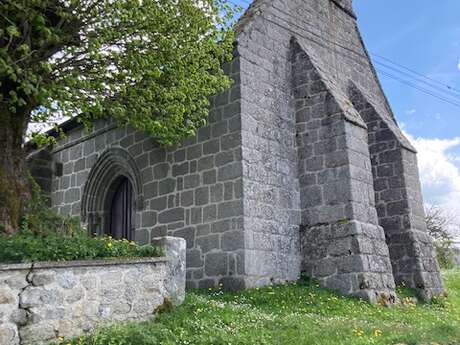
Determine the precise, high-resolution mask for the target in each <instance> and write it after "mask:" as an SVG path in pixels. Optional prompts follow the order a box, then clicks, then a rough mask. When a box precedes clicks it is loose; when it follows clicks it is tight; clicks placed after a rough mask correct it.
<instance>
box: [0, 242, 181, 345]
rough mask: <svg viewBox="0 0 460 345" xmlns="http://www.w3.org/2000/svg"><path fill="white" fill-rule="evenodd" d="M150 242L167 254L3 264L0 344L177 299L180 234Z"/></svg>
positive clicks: (80, 327) (64, 332)
mask: <svg viewBox="0 0 460 345" xmlns="http://www.w3.org/2000/svg"><path fill="white" fill-rule="evenodd" d="M153 242H155V244H157V245H159V246H162V247H163V248H164V251H165V254H166V257H163V258H138V259H120V260H101V261H81V262H64V263H35V264H33V266H31V265H2V266H1V267H0V281H1V282H6V281H8V282H10V283H9V284H8V285H7V284H5V285H4V286H3V285H2V286H1V288H0V345H28V344H45V343H47V342H49V341H52V340H55V339H56V338H57V337H58V336H63V337H74V336H78V335H81V334H82V333H83V332H88V331H91V330H93V329H95V328H97V327H101V326H104V325H107V324H109V323H112V322H113V321H123V320H147V319H150V318H152V317H153V316H154V313H155V310H156V309H157V308H158V307H159V306H161V305H162V304H163V303H167V300H169V301H171V302H173V303H174V304H175V305H178V304H181V303H182V302H183V301H184V297H185V256H186V248H185V240H183V239H181V238H174V237H164V238H156V239H155V240H154V241H153ZM26 277H27V278H26ZM21 278H22V279H21ZM13 281H15V283H14V284H12V283H11V282H13ZM21 281H22V282H23V283H22V284H19V282H21Z"/></svg>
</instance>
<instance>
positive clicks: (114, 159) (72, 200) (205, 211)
mask: <svg viewBox="0 0 460 345" xmlns="http://www.w3.org/2000/svg"><path fill="white" fill-rule="evenodd" d="M224 69H225V70H226V72H227V73H228V74H229V75H230V76H231V77H232V79H233V80H234V84H233V87H232V88H231V89H229V90H228V91H226V92H224V93H222V94H219V95H217V96H215V97H213V98H212V99H211V111H210V117H209V124H208V125H207V126H205V127H203V128H200V130H199V131H198V133H197V135H196V136H194V137H191V138H189V139H186V140H185V141H184V142H183V143H182V144H181V145H180V146H178V147H169V148H163V147H160V146H158V145H157V144H156V143H155V142H154V141H153V139H151V138H149V137H148V136H147V135H146V134H144V133H142V132H139V131H135V130H133V129H132V128H118V127H117V126H116V125H115V124H114V123H112V122H111V121H110V120H101V121H98V122H97V123H96V125H95V127H94V129H93V130H92V131H90V132H87V131H86V130H85V129H84V128H82V126H78V125H77V126H74V128H72V129H70V130H68V131H67V134H66V135H67V137H66V138H63V139H59V140H58V143H57V144H56V145H55V146H54V147H52V148H51V154H50V157H51V158H50V159H51V161H52V162H51V163H50V164H62V174H55V173H54V174H53V175H52V192H51V200H52V205H53V206H54V207H55V208H56V209H57V210H58V211H59V213H61V214H63V215H69V214H70V215H74V216H80V217H81V218H82V220H83V222H84V223H85V224H87V225H88V227H89V230H90V231H91V232H93V233H99V234H100V233H103V232H104V225H105V224H104V222H105V217H106V215H107V212H108V210H107V209H106V200H107V195H109V193H110V190H109V189H110V186H111V184H113V181H115V180H116V179H117V178H118V177H120V176H124V177H127V178H128V179H129V181H130V182H131V184H132V186H133V190H134V194H135V197H134V199H135V207H134V208H135V221H134V223H135V224H134V240H135V241H136V242H138V243H142V244H145V243H150V242H151V239H152V238H155V237H158V236H165V235H169V236H176V237H182V238H184V239H186V241H187V262H188V266H187V282H188V284H189V287H195V288H197V287H202V288H204V287H209V286H216V285H217V284H219V283H225V284H226V285H229V284H230V283H232V282H231V281H228V277H234V276H235V277H236V276H238V275H242V274H243V273H244V272H243V271H244V267H243V266H244V257H243V255H242V250H243V247H244V235H243V217H242V214H243V211H242V210H243V200H242V194H243V184H242V158H241V117H240V102H239V59H238V56H236V57H235V59H234V61H233V62H232V63H230V64H227V65H226V66H224ZM36 158H38V156H33V155H32V156H31V157H30V160H31V161H34V160H35V159H36ZM222 278H225V279H226V280H224V281H222V282H221V281H220V279H222ZM235 279H236V278H235ZM237 283H239V284H241V282H240V281H238V280H237ZM237 287H238V286H237Z"/></svg>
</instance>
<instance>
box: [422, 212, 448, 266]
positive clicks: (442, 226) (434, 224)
mask: <svg viewBox="0 0 460 345" xmlns="http://www.w3.org/2000/svg"><path fill="white" fill-rule="evenodd" d="M425 214H426V216H425V220H426V225H427V230H428V233H429V234H430V236H431V237H432V238H433V244H434V247H435V250H436V256H437V259H438V263H439V266H441V268H444V269H450V268H453V267H454V252H453V247H452V244H453V242H452V236H451V234H450V233H449V227H450V226H452V225H453V219H454V218H455V217H453V216H452V215H449V214H448V213H447V212H446V211H445V210H443V209H441V208H440V207H437V206H432V207H429V208H427V209H426V210H425Z"/></svg>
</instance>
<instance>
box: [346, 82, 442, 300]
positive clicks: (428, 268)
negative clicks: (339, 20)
mask: <svg viewBox="0 0 460 345" xmlns="http://www.w3.org/2000/svg"><path fill="white" fill-rule="evenodd" d="M350 99H351V100H352V102H353V104H354V106H355V107H356V109H357V110H358V111H359V113H360V114H361V116H362V118H363V119H364V121H365V122H366V124H367V127H368V139H369V149H370V153H371V159H372V173H373V176H374V190H375V199H376V204H377V212H378V216H379V223H380V225H381V226H382V227H383V228H384V230H385V236H386V240H387V243H388V246H389V249H390V256H391V263H392V266H393V275H394V277H395V281H396V283H398V284H401V283H403V282H404V283H405V284H406V285H407V286H410V287H412V288H414V289H418V290H419V291H420V292H421V294H422V295H423V297H425V298H427V299H429V298H431V297H432V296H435V295H438V294H440V293H441V292H442V286H443V285H442V280H441V277H440V275H439V266H438V264H437V261H436V259H435V258H436V252H435V249H434V246H433V243H432V239H431V238H430V236H429V235H428V233H427V230H426V223H425V212H424V209H423V202H422V200H423V199H422V191H421V187H420V180H419V175H418V168H417V157H416V152H415V149H414V148H413V147H412V146H411V145H410V143H408V142H406V141H402V140H398V138H397V137H396V135H395V134H394V130H393V126H392V124H391V123H390V124H388V123H387V122H385V121H384V119H383V118H382V117H381V116H380V114H379V111H378V110H377V109H376V108H375V107H374V106H372V105H371V104H370V103H369V102H367V101H366V98H365V97H364V95H363V94H362V93H361V92H360V91H359V90H358V89H357V88H356V87H355V86H353V85H352V86H351V87H350Z"/></svg>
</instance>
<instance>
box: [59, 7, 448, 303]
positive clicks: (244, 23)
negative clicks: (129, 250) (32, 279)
mask: <svg viewBox="0 0 460 345" xmlns="http://www.w3.org/2000/svg"><path fill="white" fill-rule="evenodd" d="M224 67H225V70H226V71H227V73H228V74H229V75H230V76H231V77H232V79H233V80H234V81H235V83H234V85H233V87H232V88H231V89H230V90H228V91H227V92H224V93H222V94H219V95H216V96H215V97H213V98H212V99H211V108H210V119H209V124H208V125H207V126H205V127H203V128H201V129H200V130H199V132H198V133H197V135H196V136H194V137H193V138H189V139H187V140H185V141H184V142H183V143H182V145H181V146H179V147H176V148H161V147H159V146H157V145H156V144H155V143H154V142H153V141H152V140H151V139H149V138H148V137H147V136H146V135H145V134H144V133H142V132H137V131H134V130H132V129H130V128H127V129H124V128H116V126H115V124H113V123H111V122H110V121H101V122H100V123H98V124H97V125H96V128H95V129H94V130H93V131H92V132H91V133H86V132H85V131H84V130H83V129H81V128H80V127H75V128H73V129H71V130H69V131H68V138H67V139H65V140H59V142H58V145H56V146H55V147H53V148H52V150H51V159H52V161H53V164H57V165H53V166H56V167H59V166H60V164H62V168H63V169H62V174H61V176H60V175H59V174H57V173H56V172H54V173H53V177H52V193H51V196H52V204H53V205H54V206H55V207H56V208H57V209H58V210H59V211H60V212H61V213H63V214H69V213H70V214H74V215H80V216H81V217H82V219H83V220H84V221H85V222H86V223H87V224H88V226H89V228H90V230H91V231H94V232H96V233H100V232H102V231H103V229H104V227H105V223H104V221H105V220H104V219H105V217H106V212H107V210H106V208H105V206H104V200H106V195H107V193H109V191H107V188H109V187H108V186H109V185H110V184H111V183H112V182H113V179H115V178H117V176H120V175H123V176H126V177H127V178H129V180H130V181H131V184H132V185H133V189H134V192H135V213H136V214H135V226H134V227H135V240H136V241H138V242H141V243H149V242H150V241H151V240H152V238H154V237H157V236H161V235H166V234H167V235H173V236H179V237H182V238H184V239H186V241H187V283H188V286H189V287H200V288H206V287H210V286H216V285H217V284H219V283H222V284H224V286H225V287H227V288H231V289H240V288H245V287H254V286H260V285H266V284H269V283H272V282H283V281H292V280H296V279H297V278H298V277H299V275H300V271H301V269H304V270H306V271H308V272H310V274H311V275H317V276H321V278H322V280H323V281H324V284H325V285H327V286H329V287H332V288H337V289H340V290H341V291H343V292H346V293H354V294H358V295H363V296H364V297H366V298H368V299H371V300H375V299H376V295H379V294H386V295H387V297H389V299H391V297H392V289H393V288H394V279H393V277H392V275H391V271H392V269H393V270H395V272H396V274H395V276H396V280H397V281H398V282H400V281H402V280H405V279H407V280H409V281H411V282H412V283H411V284H412V285H413V286H416V287H419V288H420V289H421V290H422V291H428V290H429V291H431V292H428V293H427V294H426V296H427V297H429V296H430V295H432V294H435V293H440V292H441V291H442V284H441V282H440V275H439V271H438V268H437V264H436V259H435V257H434V254H433V252H432V247H431V246H430V242H429V238H427V237H426V234H425V232H424V229H423V227H424V224H423V222H424V220H423V210H421V205H422V199H421V193H420V185H419V182H418V172H417V167H416V159H415V154H414V153H413V152H412V151H411V150H410V149H401V150H400V153H398V152H396V153H391V154H390V153H388V152H383V153H384V155H386V158H384V159H390V160H392V163H391V164H394V165H392V168H391V169H393V170H392V172H391V176H390V175H388V176H385V177H388V179H387V180H385V181H387V182H388V183H393V184H394V183H396V184H398V183H399V186H397V187H389V188H387V189H388V190H386V189H385V190H384V189H381V190H380V189H379V185H378V183H377V179H376V178H375V176H377V177H378V175H379V174H381V172H379V171H380V170H382V171H383V170H385V169H386V168H387V167H386V166H385V164H386V163H385V164H383V163H382V164H381V163H377V165H376V163H375V162H376V157H377V156H376V154H377V151H379V149H378V148H377V147H378V145H379V144H380V143H377V142H376V141H375V140H374V139H373V138H372V135H374V134H373V133H374V130H373V128H369V123H367V120H366V121H365V120H363V117H365V116H366V115H365V113H366V111H367V110H366V111H364V113H361V111H362V110H363V109H361V108H360V107H359V106H358V105H357V104H354V103H353V102H355V99H354V98H353V97H352V94H350V85H351V84H353V85H354V87H356V88H357V89H359V90H364V91H363V97H364V98H365V99H366V101H367V102H368V103H369V104H370V105H372V107H373V108H374V109H376V112H377V113H378V116H379V118H380V119H381V121H380V122H379V123H380V125H382V131H380V132H379V133H378V134H376V136H377V135H378V136H391V137H392V139H391V140H393V141H394V144H392V145H396V143H399V144H400V145H401V147H404V148H408V147H410V144H408V141H407V139H406V138H405V137H404V135H403V134H402V132H401V130H400V129H399V127H398V125H397V123H396V121H395V119H394V116H393V114H392V112H391V109H390V107H389V105H388V102H387V100H386V98H385V95H384V93H383V91H382V88H381V86H380V84H379V81H378V79H377V76H376V73H375V70H374V68H373V66H372V64H371V62H370V59H369V57H368V54H367V51H366V49H365V47H364V44H363V42H362V40H361V37H360V34H359V30H358V28H357V24H356V17H355V15H354V13H353V10H352V1H351V0H320V1H319V0H255V1H253V3H252V5H251V6H250V8H249V9H248V10H247V12H246V13H245V14H244V15H243V16H242V18H241V19H240V21H239V23H238V25H237V27H236V41H235V57H234V61H233V62H232V63H230V64H227V65H226V66H224ZM356 108H358V110H359V111H357V109H356ZM383 124H384V125H385V126H387V128H386V127H385V128H384V127H383ZM371 125H372V123H371ZM385 140H386V139H385ZM391 140H390V141H391ZM376 150H377V151H376ZM379 152H380V151H379ZM388 155H390V156H391V157H388ZM396 156H398V157H399V158H397V157H396ZM395 157H396V158H395ZM371 158H372V163H371ZM379 159H380V158H379ZM391 164H388V166H390V165H391ZM373 169H374V171H373ZM57 171H59V169H57ZM373 172H374V174H372V173H373ZM384 173H385V172H384ZM388 174H389V173H388ZM398 174H399V175H398ZM373 175H374V178H373ZM397 180H398V181H397ZM374 187H375V188H374ZM374 189H377V191H375V190H374ZM398 193H401V194H404V195H403V196H402V199H401V200H399V199H398V200H396V199H397V197H396V195H397V194H398ZM392 198H396V199H395V200H392ZM376 199H377V208H376V205H375V201H376ZM402 203H405V204H404V205H403V204H402ZM393 204H395V205H394V207H393ZM406 204H407V207H406V206H405V205H406ZM382 205H384V206H385V211H382V210H383V206H382ZM390 205H391V206H390ZM387 206H388V207H389V208H391V210H390V209H387ZM402 210H403V211H402ZM377 211H378V212H379V214H378V215H377ZM383 212H386V213H385V215H383ZM395 212H396V213H398V214H395V217H394V216H393V213H395ZM393 220H397V221H398V222H405V225H404V227H405V229H409V228H410V229H411V230H410V231H403V232H402V233H397V234H395V237H394V238H392V240H391V241H390V242H389V245H390V251H391V253H392V254H391V258H392V261H393V268H392V267H390V261H389V259H388V248H387V245H386V244H385V241H384V239H383V238H384V237H383V234H384V233H383V230H382V228H381V227H380V226H383V227H384V228H385V230H387V227H386V225H385V224H386V222H388V221H393ZM409 223H410V226H409V225H407V224H409ZM401 224H402V223H401ZM401 226H403V225H401ZM309 229H310V230H311V231H309ZM343 234H345V235H343ZM346 234H348V235H346ZM385 234H386V235H387V240H388V238H389V237H388V235H389V232H388V231H386V232H385ZM315 236H318V238H316V237H315ZM329 242H330V243H332V244H331V247H330V248H329V249H328V248H325V246H326V244H327V243H329ZM402 243H410V244H406V245H405V247H404V248H403V251H400V250H399V249H398V248H399V247H398V246H400V245H401V244H402ZM314 252H315V253H316V254H315V253H314ZM318 253H321V255H319V256H318V255H317V254H318ZM347 253H348V254H347ZM347 255H348V256H350V258H347V260H349V261H350V262H348V263H343V267H342V266H341V265H342V263H341V260H340V258H342V257H344V256H347ZM398 255H402V256H401V257H397V256H398ZM331 256H334V257H335V258H334V259H333V260H332V261H331V259H330V257H331ZM353 260H354V261H353ZM331 262H332V263H331ZM352 262H354V264H353V263H352ZM415 263H416V264H415ZM421 266H424V268H423V269H421V268H420V267H421ZM315 267H317V268H315ZM395 267H396V268H395ZM316 270H322V273H321V274H316V273H315V271H316ZM363 272H364V273H365V274H364V276H363V275H362V274H363ZM326 273H327V274H326ZM358 287H359V289H358ZM427 289H428V290H427Z"/></svg>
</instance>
